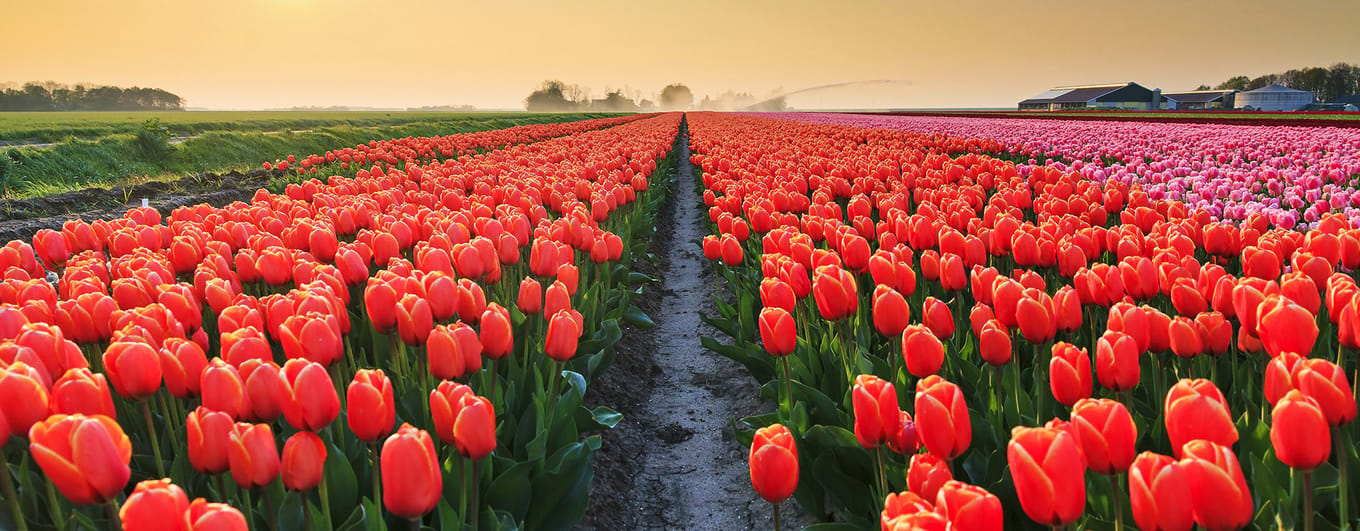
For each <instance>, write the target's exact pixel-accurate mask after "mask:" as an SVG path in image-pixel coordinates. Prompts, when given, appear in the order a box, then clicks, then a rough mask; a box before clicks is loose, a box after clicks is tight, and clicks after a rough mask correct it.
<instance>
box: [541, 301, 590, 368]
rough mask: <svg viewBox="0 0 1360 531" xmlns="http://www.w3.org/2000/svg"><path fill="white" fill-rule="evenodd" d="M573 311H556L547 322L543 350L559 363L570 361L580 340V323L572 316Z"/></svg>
mask: <svg viewBox="0 0 1360 531" xmlns="http://www.w3.org/2000/svg"><path fill="white" fill-rule="evenodd" d="M573 311H574V310H561V311H558V312H557V313H556V314H554V315H553V316H552V320H550V321H549V322H548V335H547V339H546V340H544V347H543V350H544V351H545V352H546V353H547V355H548V357H550V358H552V359H554V360H557V361H559V362H564V363H565V362H567V361H570V360H571V358H572V357H574V356H575V355H576V346H577V342H578V341H579V340H580V338H581V323H580V322H578V321H577V320H576V318H575V317H574V316H573V315H572V313H571V312H573Z"/></svg>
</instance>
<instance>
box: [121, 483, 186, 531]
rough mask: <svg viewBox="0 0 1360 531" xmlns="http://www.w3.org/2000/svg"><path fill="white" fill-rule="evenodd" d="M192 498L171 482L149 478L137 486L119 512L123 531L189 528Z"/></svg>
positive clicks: (180, 530) (176, 530) (172, 530)
mask: <svg viewBox="0 0 1360 531" xmlns="http://www.w3.org/2000/svg"><path fill="white" fill-rule="evenodd" d="M188 511H189V497H188V496H186V495H185V494H184V490H183V489H180V488H179V486H177V485H175V484H173V483H171V482H170V480H169V479H168V478H167V479H148V480H146V481H142V482H140V483H138V484H137V487H136V488H135V489H133V490H132V495H131V496H128V498H127V501H125V502H123V506H122V507H121V508H119V509H118V519H119V520H121V521H122V522H123V529H127V530H139V529H162V530H165V531H187V530H188V529H189V517H188V514H186V513H187V512H188Z"/></svg>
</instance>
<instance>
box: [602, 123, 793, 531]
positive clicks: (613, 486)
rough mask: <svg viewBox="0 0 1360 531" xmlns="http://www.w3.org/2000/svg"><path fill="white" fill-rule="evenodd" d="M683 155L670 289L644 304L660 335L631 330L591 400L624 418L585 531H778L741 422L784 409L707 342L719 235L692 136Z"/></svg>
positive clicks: (610, 441)
mask: <svg viewBox="0 0 1360 531" xmlns="http://www.w3.org/2000/svg"><path fill="white" fill-rule="evenodd" d="M681 134H682V135H686V132H685V131H684V130H683V129H682V131H681ZM681 145H682V146H683V147H682V149H681V150H680V152H679V153H678V157H677V161H678V166H679V182H678V185H677V187H676V190H675V193H674V196H673V197H672V198H671V199H670V202H669V204H668V205H667V207H666V208H665V210H664V211H663V213H662V215H661V217H660V221H659V222H658V225H659V231H658V233H657V236H656V238H655V240H654V241H653V242H652V250H653V252H654V253H655V254H656V255H657V256H658V258H659V259H660V262H661V265H660V267H659V270H656V271H646V270H644V272H647V273H648V274H651V275H652V276H658V277H660V279H661V283H660V285H657V286H652V287H649V288H648V291H649V293H648V294H647V296H644V297H641V300H640V301H639V304H641V305H643V307H642V309H643V311H646V312H647V314H648V315H650V316H652V318H653V319H654V320H655V321H656V323H657V327H656V328H655V329H653V330H650V331H646V332H642V331H636V330H630V331H627V332H626V333H625V335H624V342H623V343H621V344H620V347H619V351H618V352H617V355H616V358H615V364H614V366H613V367H611V369H610V370H609V371H608V372H607V373H606V374H605V375H604V376H603V377H602V378H601V379H600V380H599V381H598V382H596V383H595V384H594V385H593V386H592V387H591V394H590V396H587V400H598V401H599V402H600V403H604V404H610V405H612V406H614V407H616V408H618V409H619V410H620V411H621V412H622V413H623V414H624V420H623V421H622V422H620V423H619V425H618V426H616V427H615V428H614V429H613V430H610V431H609V432H608V433H606V434H605V437H604V446H603V448H602V450H601V452H600V453H599V454H597V457H596V461H595V471H596V472H595V474H596V476H595V481H594V482H592V484H591V497H590V508H589V512H588V513H587V515H586V518H585V521H584V522H582V524H581V526H580V528H581V529H610V530H613V529H752V528H765V529H768V528H772V527H773V521H772V520H771V510H770V506H769V504H768V503H766V502H765V501H764V500H762V499H761V498H760V497H759V496H757V495H756V493H755V491H754V490H753V489H752V488H751V480H750V476H749V472H748V469H747V466H746V459H747V456H746V454H747V448H745V447H744V446H743V445H742V444H740V443H739V442H738V441H737V440H736V438H735V434H734V432H733V428H732V425H733V423H732V421H733V420H734V419H737V418H741V417H744V416H748V415H753V414H757V413H761V412H766V411H770V410H772V409H773V407H774V406H773V404H771V403H764V402H762V401H761V400H760V399H759V397H758V391H759V385H758V383H757V382H756V380H755V379H753V378H751V376H750V375H749V374H748V373H747V372H746V370H745V369H744V368H743V367H741V366H740V365H739V364H737V363H736V362H733V361H731V360H728V359H727V358H724V357H722V356H720V355H718V354H716V353H714V352H710V351H708V350H707V349H705V348H703V347H702V346H700V343H699V337H700V336H701V335H713V334H714V333H715V332H716V331H715V330H713V329H712V328H711V327H710V326H708V325H707V324H705V323H704V322H703V321H702V320H701V319H700V315H699V314H700V312H701V311H702V312H707V313H709V314H713V313H716V312H715V309H714V307H713V302H712V297H713V295H714V294H717V293H719V288H720V287H719V285H718V282H719V280H718V277H717V276H716V275H715V274H714V272H713V270H712V269H711V267H710V264H709V262H708V261H707V260H705V259H704V257H703V253H702V251H701V249H700V245H699V243H700V240H701V239H702V238H703V235H704V234H706V233H707V230H706V228H705V227H704V224H703V220H704V218H703V215H704V210H703V201H702V199H701V196H700V195H699V185H698V182H697V180H696V178H695V175H694V171H693V169H692V167H691V165H690V162H689V145H688V137H687V136H684V137H683V139H682V141H681ZM786 505H787V506H792V504H791V503H790V504H786Z"/></svg>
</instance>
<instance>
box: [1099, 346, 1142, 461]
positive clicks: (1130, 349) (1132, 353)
mask: <svg viewBox="0 0 1360 531" xmlns="http://www.w3.org/2000/svg"><path fill="white" fill-rule="evenodd" d="M1138 376H1139V366H1138V344H1137V343H1136V342H1134V340H1133V338H1131V337H1129V336H1128V334H1125V333H1123V332H1116V331H1107V332H1105V334H1104V335H1102V336H1100V339H1099V340H1097V341H1096V378H1097V379H1099V380H1100V385H1102V386H1104V387H1105V388H1106V389H1109V390H1111V391H1115V392H1120V391H1128V390H1129V389H1133V388H1134V387H1137V386H1138ZM1130 459H1132V455H1130Z"/></svg>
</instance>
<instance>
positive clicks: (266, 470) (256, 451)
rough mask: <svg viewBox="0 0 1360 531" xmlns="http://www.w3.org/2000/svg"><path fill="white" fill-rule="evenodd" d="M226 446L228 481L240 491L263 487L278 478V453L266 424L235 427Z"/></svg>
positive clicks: (272, 433)
mask: <svg viewBox="0 0 1360 531" xmlns="http://www.w3.org/2000/svg"><path fill="white" fill-rule="evenodd" d="M228 437H229V441H230V442H229V443H228V446H227V458H228V462H229V463H230V465H231V478H232V479H233V480H235V481H236V484H237V485H239V486H240V487H241V488H243V489H253V488H259V487H263V486H265V485H268V484H270V483H272V482H273V481H274V478H276V477H278V475H279V466H280V465H279V452H278V446H277V445H276V444H275V443H274V430H272V429H270V427H269V425H268V424H246V423H238V424H236V427H235V428H234V429H232V431H231V434H230V435H229V436H228Z"/></svg>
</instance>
